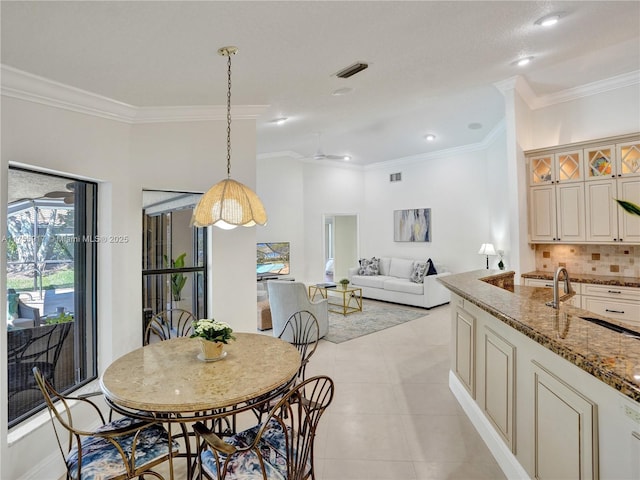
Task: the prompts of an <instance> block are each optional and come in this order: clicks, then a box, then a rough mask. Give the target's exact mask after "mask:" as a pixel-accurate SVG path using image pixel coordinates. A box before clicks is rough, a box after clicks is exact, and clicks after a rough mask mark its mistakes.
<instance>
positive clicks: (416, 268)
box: [409, 262, 427, 283]
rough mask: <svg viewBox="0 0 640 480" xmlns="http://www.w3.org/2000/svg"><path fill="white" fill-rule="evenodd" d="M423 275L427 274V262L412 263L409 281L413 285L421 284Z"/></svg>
mask: <svg viewBox="0 0 640 480" xmlns="http://www.w3.org/2000/svg"><path fill="white" fill-rule="evenodd" d="M425 273H427V262H414V264H413V272H411V276H410V277H409V280H411V281H412V282H413V283H423V282H424V275H425Z"/></svg>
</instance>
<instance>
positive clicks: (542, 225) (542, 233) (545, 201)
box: [529, 185, 557, 242]
mask: <svg viewBox="0 0 640 480" xmlns="http://www.w3.org/2000/svg"><path fill="white" fill-rule="evenodd" d="M529 218H530V227H529V228H530V240H531V241H533V242H541V241H542V242H555V241H556V239H557V234H556V187H555V185H543V186H539V187H531V188H530V189H529Z"/></svg>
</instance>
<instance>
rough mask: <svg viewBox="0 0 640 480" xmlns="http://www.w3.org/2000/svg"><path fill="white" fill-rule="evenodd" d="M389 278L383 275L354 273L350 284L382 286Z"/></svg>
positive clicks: (356, 285) (355, 285)
mask: <svg viewBox="0 0 640 480" xmlns="http://www.w3.org/2000/svg"><path fill="white" fill-rule="evenodd" d="M389 278H391V277H387V276H384V275H354V276H353V277H351V284H352V285H353V286H354V287H373V288H384V282H385V280H387V279H389Z"/></svg>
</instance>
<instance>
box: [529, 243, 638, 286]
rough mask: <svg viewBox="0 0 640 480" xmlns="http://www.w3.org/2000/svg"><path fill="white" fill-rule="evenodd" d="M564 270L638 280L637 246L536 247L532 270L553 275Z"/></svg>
mask: <svg viewBox="0 0 640 480" xmlns="http://www.w3.org/2000/svg"><path fill="white" fill-rule="evenodd" d="M560 266H562V267H566V269H567V270H569V272H570V273H581V274H591V275H607V276H612V277H636V278H638V277H640V246H638V245H536V270H541V271H543V272H553V271H555V269H556V268H557V267H560Z"/></svg>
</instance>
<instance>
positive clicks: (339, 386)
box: [177, 300, 505, 480]
mask: <svg viewBox="0 0 640 480" xmlns="http://www.w3.org/2000/svg"><path fill="white" fill-rule="evenodd" d="M365 301H371V300H365ZM425 313H427V315H426V316H424V317H421V318H418V319H416V320H413V321H411V322H407V323H404V324H402V325H398V326H396V327H393V328H389V329H386V330H383V331H381V332H376V333H373V334H370V335H367V336H364V337H360V338H357V339H354V340H350V341H348V342H344V343H341V344H333V343H330V342H326V341H321V342H320V344H319V346H318V350H317V351H316V353H315V355H314V357H312V359H311V362H310V365H309V367H308V369H307V377H309V376H312V375H317V374H326V375H329V376H330V377H331V378H333V380H334V382H335V386H336V393H335V397H334V401H333V403H332V404H331V405H330V406H329V408H328V410H327V412H326V413H325V416H324V417H323V418H322V419H321V421H320V425H319V427H318V436H317V438H316V480H443V479H458V480H477V479H485V480H486V479H490V480H494V479H496V480H497V479H504V478H505V477H504V475H503V473H502V471H501V470H500V467H498V465H497V463H496V461H495V460H494V459H493V456H492V455H491V453H490V452H489V450H488V449H487V447H486V446H485V444H484V442H483V441H482V439H481V438H480V436H479V435H478V434H477V433H476V431H475V429H474V428H473V426H472V425H471V422H470V421H469V420H468V419H467V417H466V415H465V414H464V412H463V411H462V408H460V406H459V405H458V403H457V401H456V399H455V398H454V396H453V395H452V394H451V392H450V391H449V387H448V375H449V337H450V318H449V315H450V308H449V306H448V305H446V306H443V307H437V308H434V309H432V310H429V311H425ZM265 333H268V332H265ZM177 478H178V480H179V479H180V478H181V477H180V475H178V476H177Z"/></svg>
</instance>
